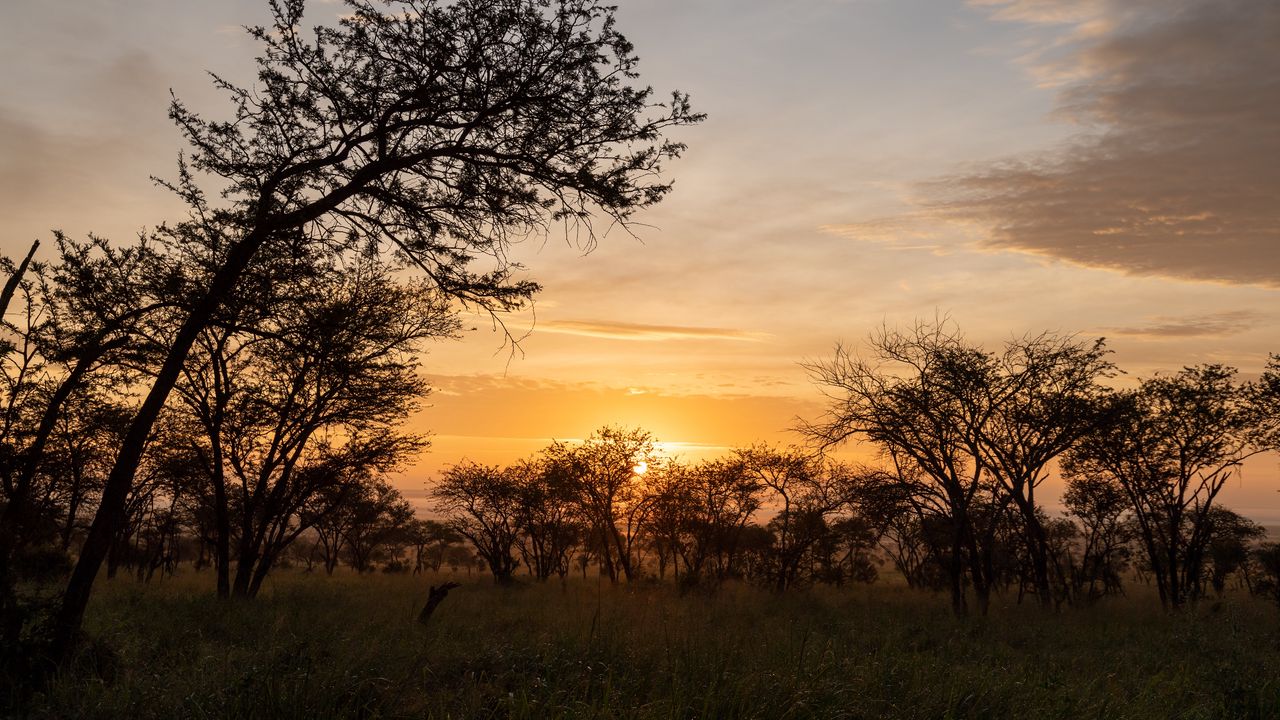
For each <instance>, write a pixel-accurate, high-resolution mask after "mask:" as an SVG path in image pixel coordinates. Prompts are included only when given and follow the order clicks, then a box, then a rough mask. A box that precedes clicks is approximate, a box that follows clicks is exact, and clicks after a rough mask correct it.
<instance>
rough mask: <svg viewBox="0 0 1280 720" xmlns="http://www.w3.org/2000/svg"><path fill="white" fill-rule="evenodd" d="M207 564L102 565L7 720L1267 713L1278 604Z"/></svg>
mask: <svg viewBox="0 0 1280 720" xmlns="http://www.w3.org/2000/svg"><path fill="white" fill-rule="evenodd" d="M211 582H212V579H211V578H210V577H209V576H208V575H207V574H206V575H203V576H201V575H195V574H190V573H189V574H187V575H185V576H179V577H178V578H176V579H174V580H170V581H166V582H164V583H162V584H159V585H157V584H152V585H138V584H135V583H133V582H132V581H128V580H117V581H115V582H111V583H104V586H103V588H102V589H101V591H100V592H99V594H98V595H97V596H96V597H95V598H94V602H93V604H92V605H91V607H90V614H89V618H88V627H87V629H88V631H89V632H90V633H91V635H92V636H93V637H94V638H96V641H95V646H94V648H95V649H93V650H91V651H88V652H86V653H85V655H84V656H83V657H82V658H81V662H80V663H79V664H78V666H77V667H76V668H75V669H74V670H72V671H69V672H67V673H66V674H64V675H63V676H61V677H58V678H56V679H55V681H54V682H53V683H52V685H51V686H50V687H49V688H48V690H47V691H45V692H43V693H42V694H39V695H37V696H36V697H34V698H33V699H32V701H31V702H30V703H29V704H28V705H29V707H28V708H27V709H26V710H25V711H24V712H23V713H22V715H23V716H24V717H33V718H45V717H57V718H64V717H85V718H95V717H101V718H129V719H130V720H143V719H144V718H329V717H435V718H612V717H620V718H1162V719H1163V718H1276V717H1280V612H1277V611H1276V610H1275V608H1273V607H1270V606H1267V605H1265V604H1262V603H1260V602H1257V601H1254V600H1253V599H1251V598H1248V597H1245V596H1243V595H1242V596H1239V597H1235V596H1233V597H1231V598H1229V599H1228V600H1227V601H1224V602H1221V603H1212V604H1205V605H1204V606H1202V607H1200V608H1197V609H1195V610H1193V611H1188V612H1185V613H1181V614H1174V615H1170V614H1165V613H1163V612H1161V611H1160V610H1159V609H1158V604H1155V603H1154V599H1153V598H1151V597H1149V596H1148V595H1146V594H1145V593H1143V592H1142V589H1141V588H1137V589H1135V590H1134V591H1133V593H1132V595H1131V597H1129V598H1124V599H1120V600H1117V601H1114V602H1107V603H1103V604H1100V605H1098V606H1095V607H1092V608H1087V609H1080V610H1071V611H1066V612H1062V613H1059V614H1054V613H1047V612H1044V611H1042V610H1040V609H1038V608H1035V607H1030V606H1018V605H1016V604H1012V603H1010V604H1005V605H1001V604H999V603H997V606H996V607H993V609H992V612H991V614H990V616H989V617H987V618H985V619H984V618H975V619H971V620H967V621H957V620H956V619H954V618H953V617H951V616H950V614H949V611H948V608H947V604H946V601H945V598H941V597H935V596H932V595H928V594H921V593H914V592H911V591H908V590H906V589H905V588H898V587H890V586H872V587H858V588H853V589H844V590H835V589H818V590H814V591H810V592H801V593H792V594H786V595H773V594H769V593H766V592H762V591H759V590H756V589H754V588H751V587H746V586H730V587H727V588H725V589H723V590H722V591H721V592H719V593H716V594H714V595H697V594H691V595H686V596H683V597H682V596H679V595H677V594H676V593H674V592H673V591H672V590H671V589H670V588H666V587H657V586H640V587H629V588H628V587H621V588H612V587H609V586H608V585H607V584H601V583H597V582H595V581H594V579H593V580H591V581H574V582H570V583H569V584H568V585H566V586H562V585H560V584H558V583H552V584H549V585H546V586H531V587H518V588H497V587H494V586H492V585H489V584H487V583H485V582H484V581H483V580H479V579H477V580H476V581H474V582H473V583H472V584H466V585H464V586H463V587H461V588H459V589H457V590H455V591H454V592H453V593H452V594H451V595H450V596H449V598H448V599H447V600H446V601H445V602H444V604H442V605H441V606H440V608H439V609H438V610H437V611H436V614H435V616H434V617H433V618H432V622H431V625H430V626H429V627H422V626H420V625H418V624H417V623H416V622H415V621H414V618H415V617H416V613H417V610H418V609H419V608H420V606H421V604H422V603H423V602H424V600H425V595H426V586H427V585H428V584H430V583H432V582H439V579H437V578H427V579H422V578H411V577H404V576H376V577H375V576H366V577H353V576H335V577H332V578H325V577H315V576H304V575H301V574H282V575H281V576H280V577H279V578H277V579H276V581H275V582H274V584H273V586H272V587H271V588H270V590H269V591H268V592H266V593H265V594H264V596H263V597H261V598H259V599H258V600H256V601H252V602H219V601H217V600H216V599H214V598H213V597H212V593H211V592H210V587H209V586H210V585H211Z"/></svg>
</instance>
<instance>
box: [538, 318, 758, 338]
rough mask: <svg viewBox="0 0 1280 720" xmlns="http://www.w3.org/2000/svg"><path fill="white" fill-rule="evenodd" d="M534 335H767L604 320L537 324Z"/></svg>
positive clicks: (734, 330)
mask: <svg viewBox="0 0 1280 720" xmlns="http://www.w3.org/2000/svg"><path fill="white" fill-rule="evenodd" d="M534 330H535V332H549V333H558V334H561V335H580V336H582V337H593V338H605V339H608V340H630V341H641V342H656V341H662V340H733V341H744V342H761V341H763V340H767V339H768V338H769V335H768V334H767V333H759V332H750V331H746V330H737V329H734V328H717V327H689V326H683V325H641V324H636V323H622V322H611V321H608V320H549V321H544V322H539V323H538V325H537V327H536V328H535V329H534Z"/></svg>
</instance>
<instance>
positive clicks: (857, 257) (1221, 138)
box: [0, 0, 1280, 523]
mask: <svg viewBox="0 0 1280 720" xmlns="http://www.w3.org/2000/svg"><path fill="white" fill-rule="evenodd" d="M618 4H619V5H620V7H619V10H618V26H619V28H620V29H621V30H622V32H623V33H624V34H626V35H627V36H628V37H629V38H630V39H631V40H632V41H633V42H634V43H635V45H636V49H637V53H638V54H639V55H640V57H641V63H640V72H641V75H642V79H643V81H644V82H645V83H648V84H651V85H652V86H653V87H654V88H655V90H656V91H657V93H659V94H664V93H666V92H667V91H669V90H671V89H677V88H678V89H680V90H682V91H685V92H688V93H689V94H690V95H691V96H692V98H693V103H694V107H695V109H696V110H699V111H702V112H705V113H707V115H708V119H707V120H706V121H705V122H704V123H703V124H701V125H699V126H696V127H693V128H684V129H680V130H679V131H677V132H676V133H675V137H676V139H678V140H681V141H683V142H686V143H688V145H689V149H688V151H687V153H686V155H685V157H684V158H682V159H681V160H679V161H677V162H675V163H672V164H671V165H670V166H669V171H670V177H671V178H672V179H674V181H675V189H674V191H673V193H672V194H671V195H670V196H669V197H668V199H667V200H666V201H665V202H664V203H663V204H662V205H660V206H658V207H656V208H654V209H652V210H649V211H647V212H645V213H644V214H643V215H641V216H640V217H638V218H637V220H638V222H639V225H638V226H637V227H636V228H634V235H628V234H626V233H623V232H617V231H615V232H613V233H610V234H609V235H607V236H604V237H602V238H600V242H599V244H598V246H597V247H596V248H595V250H594V251H592V252H590V253H584V252H583V251H582V250H581V249H580V248H578V247H576V246H574V245H573V244H572V243H569V242H566V241H565V239H564V238H560V237H555V236H552V237H548V238H536V239H533V240H531V241H529V242H526V243H524V244H522V245H521V246H519V247H517V248H516V249H515V250H514V252H513V257H514V258H515V259H517V260H519V261H520V262H522V263H523V264H524V265H525V266H526V267H527V272H528V276H529V277H531V278H533V279H536V280H537V281H538V282H540V283H541V284H542V285H543V287H544V291H543V293H542V294H541V296H540V297H539V298H538V300H537V303H536V307H535V308H534V309H533V310H532V311H531V312H526V313H521V314H519V315H516V316H513V317H510V318H508V319H507V325H508V327H509V328H510V329H512V330H513V332H515V334H517V335H523V334H525V333H526V331H528V334H527V336H526V337H525V338H524V339H523V340H522V341H521V344H520V347H519V349H518V351H516V352H514V353H513V352H512V350H511V348H510V347H504V346H503V345H502V338H503V335H502V333H501V332H497V331H496V330H495V328H494V327H493V326H492V323H491V322H489V321H488V320H487V319H484V318H472V319H470V320H471V321H470V322H469V324H468V327H473V328H474V330H472V331H470V332H468V333H466V335H465V337H464V338H463V339H462V340H461V341H454V342H441V343H437V344H434V345H432V346H431V347H430V348H429V351H428V354H427V355H426V356H425V357H424V363H423V369H424V372H425V373H426V374H427V375H428V377H429V378H430V380H431V381H432V384H433V385H434V387H435V388H436V390H435V392H434V393H433V394H432V395H431V397H430V398H429V399H428V401H427V404H426V405H427V406H426V407H425V408H424V409H423V411H422V412H421V413H419V415H418V416H416V417H415V418H414V426H415V427H416V428H418V429H421V430H426V431H430V432H432V433H433V434H434V442H433V448H432V450H431V451H430V452H429V453H428V454H426V455H424V456H423V457H422V458H421V459H420V460H419V462H418V463H417V464H416V465H414V466H413V467H411V468H408V469H406V471H405V472H404V473H403V474H402V475H401V476H400V477H399V478H398V482H399V483H400V484H401V486H402V487H404V488H406V489H407V490H420V489H421V488H422V487H423V484H424V483H425V482H427V481H429V479H430V478H431V476H432V475H433V473H435V472H436V471H437V470H438V469H439V468H440V467H442V466H444V465H447V464H450V463H453V462H457V461H458V460H460V459H462V458H463V457H469V458H472V459H476V460H480V461H482V462H509V461H511V460H514V459H516V458H517V457H520V456H523V455H527V454H530V453H532V452H535V451H536V450H537V449H538V448H540V447H542V446H544V445H546V444H547V443H548V442H549V441H550V440H551V439H553V438H554V439H573V438H581V437H584V436H586V435H587V434H589V433H590V432H591V431H592V430H593V429H595V428H598V427H600V426H602V425H604V424H621V425H626V426H641V427H644V428H646V429H648V430H650V431H651V432H652V433H653V434H654V435H655V436H656V437H657V438H658V439H659V440H661V441H663V442H664V445H663V446H662V447H663V450H664V451H665V452H668V453H670V454H675V455H679V456H681V457H684V458H686V459H698V458H701V457H708V456H713V455H716V454H720V453H723V452H726V451H727V450H728V449H729V448H732V447H735V446H741V445H744V444H748V443H752V442H755V441H768V442H797V441H799V438H798V437H797V436H795V435H794V434H792V433H790V432H789V430H788V428H790V427H792V426H794V424H795V422H796V418H797V417H810V418H811V417H814V416H815V415H817V414H818V413H820V412H821V410H822V396H821V394H820V392H819V390H818V389H817V388H815V387H814V386H813V385H812V384H811V383H810V382H809V380H808V379H807V377H806V375H805V372H804V370H803V369H802V368H801V367H800V362H802V361H805V360H814V359H821V358H824V357H826V356H828V355H829V354H830V353H831V351H832V348H833V346H834V345H835V343H836V342H838V341H842V342H845V343H848V344H852V345H855V346H856V345H858V344H859V343H861V342H863V341H864V340H865V338H866V337H867V335H868V334H869V333H870V332H871V331H873V330H874V329H875V328H877V327H880V326H882V325H887V326H889V327H894V326H903V325H909V324H911V323H912V322H913V321H915V320H916V319H918V318H926V319H928V318H934V317H936V316H938V315H947V316H949V317H951V318H952V319H953V320H954V321H955V322H956V323H957V324H958V325H959V327H960V328H962V329H963V331H964V332H965V334H966V335H967V336H968V337H969V338H970V339H971V340H973V341H975V342H979V343H983V344H986V345H988V346H990V347H995V346H998V345H999V344H1000V343H1001V342H1002V341H1004V340H1006V339H1008V338H1010V337H1014V336H1019V335H1022V334H1025V333H1029V332H1030V333H1038V332H1040V331H1044V330H1051V331H1056V332H1062V333H1078V334H1080V335H1081V336H1082V337H1085V338H1092V337H1098V336H1103V337H1106V338H1107V343H1108V346H1109V347H1111V348H1112V349H1113V350H1114V351H1115V355H1114V360H1115V361H1116V362H1117V364H1118V365H1119V366H1120V367H1121V368H1122V369H1124V370H1125V371H1126V373H1127V374H1126V375H1125V376H1124V377H1122V378H1120V379H1119V380H1118V382H1120V383H1132V382H1134V381H1135V380H1136V379H1137V378H1141V377H1148V376H1150V375H1152V374H1154V373H1160V372H1165V373H1167V372H1173V371H1176V370H1178V369H1179V368H1180V367H1182V366H1185V365H1191V364H1196V363H1207V362H1221V363H1226V364H1229V365H1232V366H1234V367H1237V368H1239V369H1240V370H1241V374H1242V377H1245V378H1248V377H1251V376H1256V374H1257V373H1258V372H1259V371H1260V370H1261V368H1262V366H1263V365H1264V364H1265V362H1266V358H1267V354H1268V352H1280V326H1278V324H1277V320H1280V313H1278V310H1277V309H1278V308H1280V304H1278V303H1277V300H1280V205H1278V204H1277V202H1276V198H1277V197H1280V162H1276V158H1278V157H1280V52H1277V50H1276V48H1280V5H1277V4H1276V3H1275V2H1274V1H1273V0H1232V1H1231V2H1222V1H1221V0H1158V1H1157V0H967V1H966V0H927V1H926V0H618ZM264 8H265V3H264V2H261V1H260V0H231V1H227V2H219V3H207V2H196V1H195V0H113V1H109V0H65V1H64V2H56V3H51V2H44V1H42V0H6V2H4V3H3V4H2V5H0V218H3V220H2V221H0V230H2V231H3V232H0V252H3V253H5V254H8V255H10V256H13V255H16V254H18V253H19V252H20V251H21V250H23V249H25V247H26V246H27V245H29V243H30V242H31V240H32V239H35V238H37V237H40V238H48V237H49V235H50V231H51V230H53V229H61V230H64V231H66V232H68V233H70V234H72V235H74V236H84V235H85V234H87V233H89V232H94V233H97V234H99V235H102V236H105V237H109V238H118V239H121V240H127V239H129V238H131V237H132V236H133V235H135V234H136V233H138V232H139V231H141V230H143V229H144V228H146V227H148V226H152V225H155V224H157V223H159V222H160V221H162V220H165V219H171V218H174V217H177V216H178V215H179V214H180V212H181V208H180V206H179V205H178V204H177V203H176V202H175V201H174V200H173V199H172V198H171V197H169V196H168V195H167V194H166V193H165V191H163V190H160V189H158V188H157V187H155V186H154V184H153V183H152V182H151V181H150V179H149V178H150V177H151V176H152V175H159V176H169V177H172V175H173V172H174V171H173V169H174V165H175V160H176V157H177V153H178V151H179V150H180V149H181V147H182V141H181V139H180V137H179V136H178V134H177V132H176V131H175V130H174V129H173V128H172V127H171V125H170V124H169V122H168V120H167V119H166V116H165V110H166V105H167V103H168V101H169V91H170V90H171V89H172V91H173V92H174V93H176V94H177V95H178V96H179V97H181V98H183V99H184V101H187V102H189V103H190V104H191V105H193V106H194V107H196V108H197V109H201V110H207V111H209V112H211V113H214V114H216V113H217V112H218V109H219V108H220V107H222V106H221V105H220V104H219V101H218V97H217V95H216V93H214V92H213V91H212V90H211V89H210V88H209V84H208V81H207V76H206V75H205V71H206V70H209V71H216V72H218V73H219V74H223V75H226V76H229V77H231V78H241V79H243V78H247V77H248V72H249V71H250V69H251V65H250V62H249V59H250V58H251V57H252V56H253V52H254V48H253V45H252V43H251V41H250V40H248V39H247V38H246V37H245V35H244V33H243V31H242V30H241V29H240V28H241V26H242V25H246V24H254V23H260V22H263V21H265V18H266V12H265V9H264ZM340 12H341V6H340V5H337V4H334V3H328V2H312V4H311V6H310V9H309V11H308V17H309V18H311V19H312V20H313V21H315V22H327V21H329V20H330V19H332V18H334V17H336V16H337V14H339V13H340ZM847 453H848V454H849V455H851V456H855V457H856V456H859V453H864V454H865V451H863V450H859V449H856V448H854V449H850V450H847ZM1050 494H1051V495H1052V491H1051V493H1050ZM1223 498H1224V501H1225V502H1226V504H1228V505H1230V506H1232V507H1234V508H1235V509H1237V510H1239V511H1241V512H1244V513H1246V514H1248V515H1250V516H1252V517H1255V518H1258V519H1261V520H1263V521H1266V522H1269V523H1276V522H1280V459H1277V458H1276V457H1275V456H1264V457H1261V458H1258V459H1256V460H1255V461H1253V462H1251V463H1250V464H1249V465H1248V466H1247V467H1246V468H1245V472H1244V473H1243V477H1242V478H1240V479H1237V480H1233V481H1232V483H1231V484H1230V486H1229V487H1228V488H1227V489H1226V491H1225V492H1224V496H1223Z"/></svg>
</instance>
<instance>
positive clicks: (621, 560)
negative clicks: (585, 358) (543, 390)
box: [543, 427, 657, 583]
mask: <svg viewBox="0 0 1280 720" xmlns="http://www.w3.org/2000/svg"><path fill="white" fill-rule="evenodd" d="M543 456H544V457H545V459H546V461H547V462H548V463H550V464H551V465H552V467H553V468H554V472H557V473H564V474H565V475H566V476H567V477H569V478H571V482H572V483H573V495H574V497H575V498H576V499H577V502H578V504H579V507H580V510H581V512H582V515H583V516H584V517H585V518H586V520H587V522H588V524H589V526H590V527H589V532H590V533H591V534H593V535H594V536H595V538H594V539H595V541H596V542H597V543H598V548H599V553H600V562H601V564H602V565H603V566H604V569H605V572H606V573H607V574H608V575H609V579H610V580H611V581H613V582H615V583H616V582H618V580H619V578H620V577H625V578H626V579H627V581H628V582H630V581H631V580H634V579H635V577H636V575H637V574H638V573H639V570H640V568H639V558H638V557H637V555H638V553H639V550H640V538H641V534H642V533H643V532H644V530H645V526H646V521H647V519H648V514H649V511H650V510H651V509H652V503H651V500H652V495H651V494H650V492H649V491H648V488H647V486H646V483H645V482H644V479H643V477H642V476H641V472H640V470H641V468H647V467H649V466H651V465H654V464H655V462H656V459H657V458H656V456H655V455H654V449H653V436H652V435H650V434H649V433H648V432H647V431H645V430H641V429H640V428H634V429H630V430H628V429H624V428H621V427H603V428H600V429H599V430H596V431H595V432H593V433H592V434H591V436H590V437H588V438H587V439H586V440H584V441H582V442H581V443H578V444H574V445H570V444H568V443H562V442H556V443H553V444H552V445H551V446H550V447H548V448H546V449H545V450H543Z"/></svg>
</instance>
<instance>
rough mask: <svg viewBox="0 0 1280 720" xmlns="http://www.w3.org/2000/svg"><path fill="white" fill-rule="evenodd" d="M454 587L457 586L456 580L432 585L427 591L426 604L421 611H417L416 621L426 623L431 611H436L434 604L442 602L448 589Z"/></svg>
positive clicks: (447, 593)
mask: <svg viewBox="0 0 1280 720" xmlns="http://www.w3.org/2000/svg"><path fill="white" fill-rule="evenodd" d="M456 587H459V585H458V583H456V582H447V583H445V584H443V585H441V586H440V587H436V586H435V585H432V586H431V589H430V590H428V591H427V606H426V607H424V608H422V612H420V613H418V622H420V623H422V624H423V625H426V624H427V621H428V620H430V619H431V613H433V612H435V611H436V606H437V605H439V604H440V603H442V602H444V599H445V597H447V596H448V595H449V591H450V590H452V589H454V588H456Z"/></svg>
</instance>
